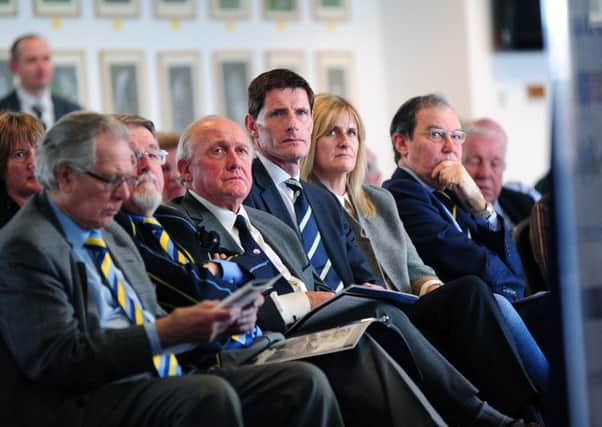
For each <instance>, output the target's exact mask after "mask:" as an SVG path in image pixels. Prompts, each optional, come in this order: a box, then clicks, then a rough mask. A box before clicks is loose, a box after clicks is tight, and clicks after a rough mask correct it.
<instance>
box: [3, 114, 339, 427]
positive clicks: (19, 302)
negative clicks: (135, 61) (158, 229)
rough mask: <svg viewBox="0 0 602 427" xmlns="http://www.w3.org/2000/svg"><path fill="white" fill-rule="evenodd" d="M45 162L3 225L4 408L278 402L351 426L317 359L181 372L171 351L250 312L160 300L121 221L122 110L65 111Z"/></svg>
mask: <svg viewBox="0 0 602 427" xmlns="http://www.w3.org/2000/svg"><path fill="white" fill-rule="evenodd" d="M36 162H37V167H36V175H37V178H38V180H39V181H40V183H41V184H42V185H43V187H44V191H43V192H42V193H40V194H37V195H36V196H34V197H32V199H30V200H29V202H28V203H27V204H26V205H25V206H24V207H23V208H22V209H21V210H20V211H19V213H18V214H17V215H16V216H15V218H14V220H13V221H11V223H10V224H8V225H7V226H6V227H5V228H4V229H2V231H1V232H0V337H1V339H0V362H1V363H2V366H3V368H2V373H3V381H2V385H1V386H0V399H1V402H0V412H2V414H1V415H2V418H3V419H6V420H11V421H13V422H14V423H16V424H19V425H25V426H34V425H42V424H44V425H61V426H81V425H85V426H114V425H119V426H132V427H133V426H157V427H158V426H201V425H212V426H214V425H217V426H242V425H261V424H263V422H264V416H265V414H266V413H269V414H270V417H271V419H272V420H274V422H275V423H276V424H278V425H295V426H315V425H321V426H331V425H342V420H341V416H340V411H339V408H338V404H337V402H336V399H335V398H334V395H333V393H332V390H331V389H330V386H329V384H328V381H327V380H326V378H325V377H324V375H323V374H322V373H321V372H320V371H319V370H317V369H316V368H314V367H313V366H311V365H307V364H304V363H288V364H281V365H270V366H266V367H243V368H235V369H216V370H214V371H212V372H211V375H209V374H207V373H200V374H194V375H186V376H181V374H182V373H185V372H186V371H187V370H189V369H186V368H185V367H184V366H181V365H180V363H179V361H178V359H177V358H176V357H175V353H179V354H180V353H181V352H183V351H185V350H189V349H192V348H195V347H196V346H197V345H199V344H203V343H209V342H211V341H213V340H214V339H215V338H216V337H218V336H220V335H222V334H223V333H227V334H232V333H235V332H244V331H246V330H248V329H249V328H250V327H251V326H252V325H254V323H255V313H254V312H250V313H247V316H246V317H245V318H242V317H241V311H240V310H237V309H223V308H218V307H217V306H216V305H217V301H205V302H203V303H199V304H195V305H193V306H190V307H185V308H180V309H177V310H174V311H173V312H172V313H170V314H169V315H165V313H164V312H163V311H162V310H161V309H160V307H159V306H158V304H157V301H156V297H155V294H154V290H153V287H152V285H151V283H150V282H149V281H148V279H147V277H146V272H145V270H144V265H143V262H142V260H141V258H140V256H139V254H138V252H137V251H136V247H135V246H134V244H133V242H132V241H131V239H130V238H129V237H128V236H127V234H126V233H125V232H124V231H123V230H122V229H121V228H120V227H119V226H118V225H116V224H112V222H113V216H114V215H115V214H116V213H117V212H118V211H119V209H120V207H121V205H122V203H123V201H124V200H126V199H128V197H129V192H130V190H129V186H130V185H132V184H133V183H134V182H135V177H134V175H133V173H134V155H133V153H132V150H131V149H130V147H129V145H128V136H127V130H126V128H125V127H124V126H123V125H122V124H121V123H119V122H118V121H117V120H115V119H114V118H112V117H108V116H104V115H101V114H96V113H89V112H83V113H73V114H71V115H68V116H66V117H64V118H63V119H62V120H60V121H59V122H57V124H56V125H55V126H54V127H53V128H52V129H51V130H50V131H49V132H48V133H47V134H46V136H45V138H44V140H43V141H42V143H41V144H40V146H39V148H38V153H37V158H36ZM260 302H261V301H260V300H258V301H256V302H255V306H257V305H258V304H259V303H260ZM197 372H198V371H197ZM299 395H302V396H304V398H305V401H304V405H303V406H301V405H298V404H297V402H296V400H295V396H299Z"/></svg>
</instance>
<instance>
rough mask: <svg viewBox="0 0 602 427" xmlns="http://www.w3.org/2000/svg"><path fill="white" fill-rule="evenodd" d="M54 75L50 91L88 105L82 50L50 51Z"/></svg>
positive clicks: (82, 104)
mask: <svg viewBox="0 0 602 427" xmlns="http://www.w3.org/2000/svg"><path fill="white" fill-rule="evenodd" d="M52 62H53V63H54V75H53V77H52V84H51V88H52V93H56V94H57V95H60V96H62V97H64V98H67V99H70V100H71V101H73V102H77V103H78V104H79V105H81V106H84V107H85V106H86V105H88V93H87V91H88V85H87V83H86V65H85V61H84V51H83V50H54V51H53V52H52Z"/></svg>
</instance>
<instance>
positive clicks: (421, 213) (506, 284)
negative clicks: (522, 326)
mask: <svg viewBox="0 0 602 427" xmlns="http://www.w3.org/2000/svg"><path fill="white" fill-rule="evenodd" d="M387 189H388V190H389V191H391V193H392V194H393V197H394V198H395V201H396V204H397V209H398V212H399V215H400V217H401V219H402V221H403V223H404V225H405V227H406V230H407V232H408V234H409V235H410V237H411V239H412V241H413V242H414V245H415V247H416V249H417V250H418V253H419V254H420V256H421V257H422V260H423V261H424V262H425V263H426V264H427V265H430V266H431V267H433V268H434V269H435V270H436V272H437V274H438V276H439V277H440V278H441V279H442V280H444V281H449V280H453V279H456V278H458V277H461V276H465V275H469V274H473V275H476V276H479V277H480V278H481V279H483V280H484V281H485V282H486V283H487V284H488V285H489V286H490V287H491V288H492V289H493V291H494V292H496V293H500V294H502V295H504V296H506V297H507V298H508V299H510V300H515V299H517V298H521V297H522V296H523V294H524V282H523V280H522V278H521V267H520V261H519V260H518V257H517V255H516V252H515V250H514V248H513V246H512V242H511V241H509V240H508V239H509V237H508V236H507V234H508V233H506V232H505V230H504V229H502V230H500V231H498V232H493V231H491V230H488V229H486V228H485V227H480V226H479V229H478V230H475V231H478V234H479V236H480V238H481V241H480V242H476V241H474V240H472V239H470V238H469V237H468V236H467V235H466V234H465V233H462V232H460V231H458V230H457V229H456V228H455V226H454V225H453V224H452V223H450V222H449V221H447V220H446V219H444V218H443V217H442V216H441V213H440V212H439V210H438V208H437V207H436V206H435V205H434V204H433V203H432V202H431V200H430V194H429V193H428V192H427V191H426V189H424V187H423V186H422V185H420V184H419V183H417V182H415V181H413V180H409V179H404V180H395V181H393V182H389V184H388V185H387Z"/></svg>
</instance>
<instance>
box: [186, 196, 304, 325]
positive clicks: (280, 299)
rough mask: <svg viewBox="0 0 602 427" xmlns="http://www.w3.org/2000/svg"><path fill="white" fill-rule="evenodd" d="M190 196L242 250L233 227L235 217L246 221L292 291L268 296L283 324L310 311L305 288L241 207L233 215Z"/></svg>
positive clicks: (228, 211) (203, 199)
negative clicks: (203, 207)
mask: <svg viewBox="0 0 602 427" xmlns="http://www.w3.org/2000/svg"><path fill="white" fill-rule="evenodd" d="M189 191H190V194H191V195H192V196H193V197H194V198H195V199H196V200H197V201H198V202H199V203H201V204H202V205H203V206H205V207H206V208H207V210H209V212H211V213H212V214H213V215H214V216H215V217H216V218H217V220H218V221H219V223H220V224H221V225H222V227H224V229H226V231H227V232H228V233H230V236H231V237H232V238H233V239H234V241H235V242H236V243H237V244H238V245H239V247H240V248H241V250H242V249H243V248H242V245H241V244H240V238H239V236H238V229H237V228H236V227H235V226H234V223H235V222H236V216H237V215H241V216H243V217H244V218H245V219H246V220H247V226H248V227H249V230H250V232H251V236H253V239H255V241H256V242H257V244H258V245H259V247H260V248H261V250H262V251H263V252H264V253H265V255H266V256H267V257H268V259H269V260H270V262H271V263H272V265H273V266H274V268H276V270H278V272H279V273H280V274H282V277H284V278H285V279H286V280H287V281H288V283H289V284H290V285H291V287H292V288H293V289H294V292H291V293H289V294H283V295H278V294H277V293H276V292H272V293H271V294H270V298H272V300H273V301H274V305H275V306H276V308H277V309H278V311H279V312H280V316H281V317H282V319H283V321H284V323H285V324H287V325H288V324H290V323H293V322H294V321H296V320H297V319H299V318H301V317H302V316H304V315H305V314H306V313H308V312H309V311H310V310H311V306H310V305H309V298H307V295H305V292H307V286H306V285H305V283H303V281H301V280H299V279H298V278H297V277H294V276H293V275H292V274H291V272H290V271H289V269H288V268H287V267H286V265H284V263H283V262H282V260H281V259H280V257H279V256H278V254H277V253H276V252H275V251H274V250H273V249H272V248H271V246H270V245H268V243H267V242H266V241H265V240H264V238H263V236H262V234H261V233H260V232H259V230H257V229H256V228H255V227H254V226H253V224H251V221H250V220H249V216H248V215H247V212H246V211H245V208H244V206H243V205H241V206H240V209H239V211H238V213H234V212H232V211H231V210H229V209H225V208H221V207H219V206H216V205H214V204H213V203H211V202H210V201H208V200H207V199H205V198H204V197H202V196H199V195H198V194H197V193H195V192H194V191H192V190H189Z"/></svg>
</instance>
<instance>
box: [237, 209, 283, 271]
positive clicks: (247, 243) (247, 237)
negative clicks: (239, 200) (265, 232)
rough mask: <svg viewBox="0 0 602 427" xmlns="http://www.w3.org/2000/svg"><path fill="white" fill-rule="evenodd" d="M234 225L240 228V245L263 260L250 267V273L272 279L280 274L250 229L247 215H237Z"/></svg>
mask: <svg viewBox="0 0 602 427" xmlns="http://www.w3.org/2000/svg"><path fill="white" fill-rule="evenodd" d="M234 226H235V227H236V229H237V230H238V238H239V239H240V245H241V246H242V248H243V249H244V250H245V252H248V253H252V254H254V255H256V256H257V257H258V258H259V259H260V260H261V262H260V263H259V264H258V265H257V266H255V267H253V268H252V269H250V273H252V274H253V276H255V278H257V279H271V278H272V277H274V276H276V275H278V271H277V270H276V268H275V267H274V265H273V264H272V262H271V261H270V259H269V258H268V257H267V255H266V254H265V252H264V251H263V250H262V249H261V248H260V247H259V245H258V244H257V241H256V240H255V239H254V238H253V236H252V235H251V230H249V226H248V225H247V220H246V219H245V217H244V216H242V215H237V216H236V221H234Z"/></svg>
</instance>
